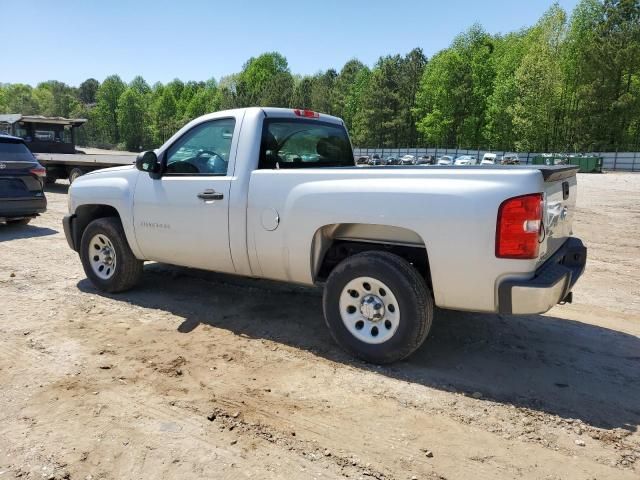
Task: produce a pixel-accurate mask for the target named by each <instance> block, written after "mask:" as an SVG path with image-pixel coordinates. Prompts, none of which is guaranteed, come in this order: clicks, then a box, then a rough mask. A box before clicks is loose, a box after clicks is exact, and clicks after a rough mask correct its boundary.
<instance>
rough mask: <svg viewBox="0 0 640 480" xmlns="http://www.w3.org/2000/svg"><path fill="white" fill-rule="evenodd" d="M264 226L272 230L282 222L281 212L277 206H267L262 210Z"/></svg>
mask: <svg viewBox="0 0 640 480" xmlns="http://www.w3.org/2000/svg"><path fill="white" fill-rule="evenodd" d="M261 220H262V228H264V229H265V230H267V231H269V232H271V231H273V230H275V229H276V228H278V225H279V224H280V214H279V213H278V211H277V210H276V209H275V208H265V209H264V210H262V216H261Z"/></svg>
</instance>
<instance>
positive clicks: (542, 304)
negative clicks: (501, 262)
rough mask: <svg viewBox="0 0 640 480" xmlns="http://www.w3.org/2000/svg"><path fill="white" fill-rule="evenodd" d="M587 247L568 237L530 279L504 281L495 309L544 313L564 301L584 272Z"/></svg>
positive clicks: (511, 311)
mask: <svg viewBox="0 0 640 480" xmlns="http://www.w3.org/2000/svg"><path fill="white" fill-rule="evenodd" d="M586 263H587V247H585V246H584V244H583V243H582V241H580V240H579V239H577V238H573V237H571V238H569V239H568V240H567V241H566V242H565V243H564V244H563V245H562V247H560V248H559V249H558V251H557V252H556V253H554V254H553V256H552V257H551V258H550V259H549V260H547V261H546V262H545V263H544V264H543V265H542V266H541V267H540V268H538V270H536V273H535V275H534V276H533V278H531V279H529V280H505V281H503V282H502V283H501V284H500V285H499V287H498V312H499V313H503V314H515V315H522V314H534V313H544V312H546V311H547V310H549V309H550V308H551V307H553V306H554V305H556V304H557V303H559V302H562V301H563V300H565V299H566V298H567V297H568V296H569V293H570V292H571V289H572V288H573V286H574V285H575V283H576V281H577V280H578V278H580V275H582V272H583V271H584V266H585V264H586Z"/></svg>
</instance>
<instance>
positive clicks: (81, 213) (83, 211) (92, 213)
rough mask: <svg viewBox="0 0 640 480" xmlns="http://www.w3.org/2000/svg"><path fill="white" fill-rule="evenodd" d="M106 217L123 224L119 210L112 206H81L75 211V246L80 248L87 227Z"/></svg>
mask: <svg viewBox="0 0 640 480" xmlns="http://www.w3.org/2000/svg"><path fill="white" fill-rule="evenodd" d="M105 217H117V218H118V219H119V220H120V222H122V216H121V215H120V213H119V212H118V210H117V209H116V208H115V207H113V206H112V205H104V204H87V205H79V206H78V207H77V208H76V211H75V222H74V223H75V225H74V231H73V235H74V239H73V240H74V244H75V245H78V246H80V241H81V240H82V234H83V233H84V231H85V229H86V228H87V225H89V224H90V223H91V222H92V221H94V220H96V219H98V218H105Z"/></svg>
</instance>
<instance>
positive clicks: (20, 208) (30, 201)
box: [0, 196, 47, 220]
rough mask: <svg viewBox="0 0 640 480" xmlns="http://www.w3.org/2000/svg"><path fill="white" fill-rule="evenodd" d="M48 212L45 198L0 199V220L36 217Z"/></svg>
mask: <svg viewBox="0 0 640 480" xmlns="http://www.w3.org/2000/svg"><path fill="white" fill-rule="evenodd" d="M46 211H47V199H46V198H45V197H44V196H42V197H26V198H1V199H0V220H3V219H6V218H24V217H35V216H36V215H37V214H39V213H44V212H46Z"/></svg>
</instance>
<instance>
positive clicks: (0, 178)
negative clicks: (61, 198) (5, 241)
mask: <svg viewBox="0 0 640 480" xmlns="http://www.w3.org/2000/svg"><path fill="white" fill-rule="evenodd" d="M45 175H46V171H45V169H44V167H43V166H42V165H40V164H39V163H38V161H37V160H36V158H35V157H34V156H33V154H32V153H31V151H30V150H29V149H28V148H27V146H26V145H25V143H24V140H22V139H21V138H18V137H11V136H8V135H2V134H0V222H7V223H8V224H20V225H26V224H27V223H29V222H30V221H31V219H32V218H33V217H35V216H37V215H38V214H39V213H43V212H44V211H45V210H46V209H47V199H46V198H45V196H44V191H43V190H42V187H43V186H44V178H45Z"/></svg>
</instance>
